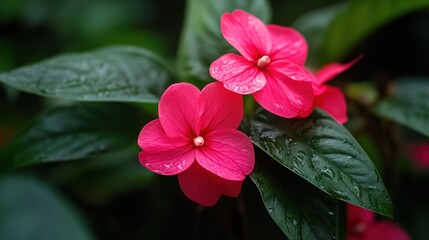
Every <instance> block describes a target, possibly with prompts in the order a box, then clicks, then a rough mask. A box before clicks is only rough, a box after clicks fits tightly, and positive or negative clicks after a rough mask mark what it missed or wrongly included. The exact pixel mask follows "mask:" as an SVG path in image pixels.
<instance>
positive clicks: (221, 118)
mask: <svg viewBox="0 0 429 240" xmlns="http://www.w3.org/2000/svg"><path fill="white" fill-rule="evenodd" d="M201 94H202V96H203V99H204V113H203V115H202V116H201V122H200V125H201V129H202V131H203V132H205V133H208V132H211V131H213V130H214V129H221V128H232V129H236V128H238V126H239V125H240V123H241V120H242V119H243V108H244V106H243V97H242V96H241V95H239V94H236V93H233V92H231V91H228V90H226V89H225V88H224V87H223V85H222V83H219V82H214V83H209V84H207V85H206V86H205V87H204V89H203V90H202V91H201Z"/></svg>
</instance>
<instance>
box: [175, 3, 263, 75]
mask: <svg viewBox="0 0 429 240" xmlns="http://www.w3.org/2000/svg"><path fill="white" fill-rule="evenodd" d="M235 9H242V10H245V11H247V12H249V13H252V14H254V15H255V16H257V17H259V18H260V19H261V20H262V21H265V22H267V21H269V19H270V8H269V5H268V2H267V1H266V0H241V1H229V0H207V1H200V0H188V2H187V8H186V16H185V23H184V30H183V32H182V36H181V41H180V48H179V55H178V66H179V71H180V76H181V78H182V79H184V80H186V81H194V80H203V81H211V78H210V75H209V66H210V64H211V63H212V62H213V61H214V60H216V59H217V58H218V57H220V56H222V55H223V54H226V53H228V52H232V51H234V50H233V48H232V47H231V46H230V45H229V44H228V43H227V42H226V41H225V40H224V38H223V37H222V34H221V32H220V17H221V16H222V14H224V13H225V12H232V11H233V10H235Z"/></svg>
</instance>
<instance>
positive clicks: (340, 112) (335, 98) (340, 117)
mask: <svg viewBox="0 0 429 240" xmlns="http://www.w3.org/2000/svg"><path fill="white" fill-rule="evenodd" d="M320 89H321V93H319V94H317V95H316V96H315V97H314V105H315V106H316V107H319V108H321V109H323V110H324V111H326V112H327V113H329V115H331V116H332V117H333V118H334V119H335V120H336V121H337V122H338V123H340V124H344V123H346V122H347V103H346V98H345V97H344V94H343V92H342V91H341V89H339V88H337V87H330V86H324V87H322V88H320Z"/></svg>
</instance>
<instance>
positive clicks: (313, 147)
mask: <svg viewBox="0 0 429 240" xmlns="http://www.w3.org/2000/svg"><path fill="white" fill-rule="evenodd" d="M245 128H247V129H245V130H246V132H248V134H249V136H250V137H251V139H252V141H253V143H255V144H256V146H258V147H259V148H261V149H262V150H263V151H265V152H266V153H267V154H268V155H270V156H271V157H272V158H274V159H275V160H276V161H278V162H279V163H280V164H282V165H283V166H285V167H287V168H288V169H290V170H292V171H293V172H294V173H296V174H298V175H299V176H301V177H302V178H304V179H306V180H307V181H309V182H310V183H312V184H314V185H315V186H316V187H318V188H320V189H321V190H323V191H324V192H326V193H328V194H330V195H331V196H333V197H335V198H338V199H341V200H344V201H346V202H349V203H352V204H355V205H358V206H362V207H364V208H367V209H371V210H373V211H375V212H378V213H380V214H382V215H385V216H392V203H391V201H390V197H389V194H388V192H387V190H386V188H385V187H384V184H383V182H382V180H381V178H380V176H379V174H378V173H377V170H376V169H375V167H374V165H373V163H372V162H371V160H370V159H369V157H368V156H367V154H366V153H365V151H364V150H363V149H362V148H361V147H360V146H359V144H358V143H357V142H356V140H355V139H354V138H353V136H352V135H351V134H350V133H349V132H348V131H347V129H346V128H344V127H343V126H342V125H340V124H338V123H337V122H336V121H335V120H333V119H332V118H331V117H329V115H328V114H326V113H324V112H323V111H321V110H319V109H316V110H315V111H314V112H313V114H311V115H310V116H309V117H307V118H305V119H280V118H275V117H273V116H271V115H263V114H260V115H259V119H258V120H254V121H250V122H249V124H248V126H247V127H246V126H245Z"/></svg>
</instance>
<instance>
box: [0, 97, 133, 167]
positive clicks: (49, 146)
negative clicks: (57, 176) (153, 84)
mask: <svg viewBox="0 0 429 240" xmlns="http://www.w3.org/2000/svg"><path fill="white" fill-rule="evenodd" d="M124 119H125V120H126V121H124ZM138 122H139V115H138V114H137V112H136V110H135V109H134V108H131V107H129V106H126V105H123V104H94V103H92V104H79V105H74V106H68V107H59V108H55V109H52V110H49V111H46V112H43V113H41V114H40V115H39V116H37V117H36V118H35V119H33V121H32V122H31V123H30V124H29V125H28V126H27V127H26V128H25V129H24V130H23V131H22V132H21V133H20V134H19V135H18V136H16V137H15V138H14V139H13V140H12V142H11V143H10V144H8V145H7V146H5V147H4V148H2V149H0V172H4V171H8V170H12V169H16V168H19V167H23V166H28V165H32V164H37V163H43V162H53V161H67V160H74V159H81V158H84V157H87V156H92V155H95V154H100V153H103V152H106V151H112V150H117V149H121V148H124V147H128V146H130V145H132V144H134V143H135V142H136V141H137V135H138V132H139V126H138V125H139V123H138Z"/></svg>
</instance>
